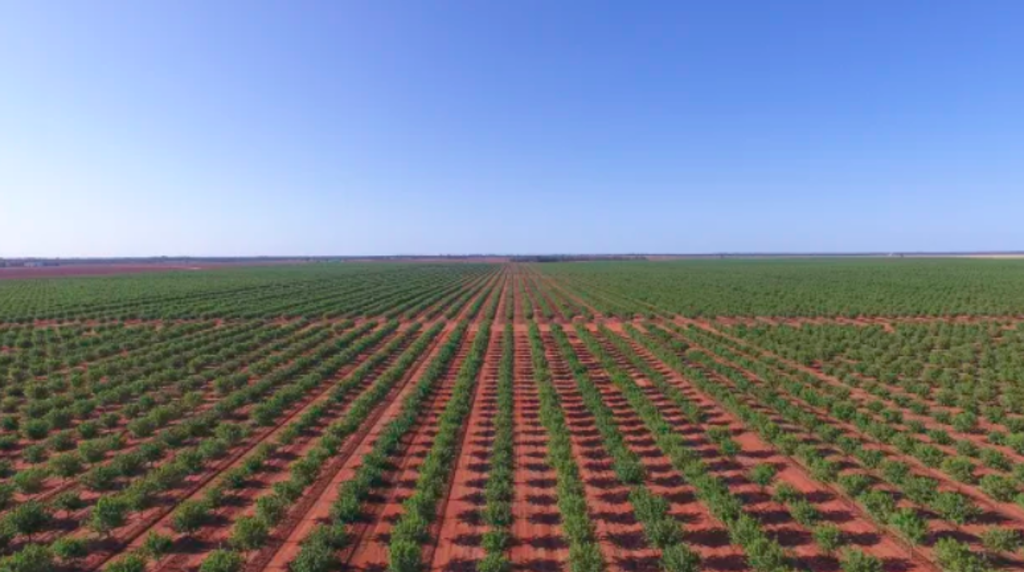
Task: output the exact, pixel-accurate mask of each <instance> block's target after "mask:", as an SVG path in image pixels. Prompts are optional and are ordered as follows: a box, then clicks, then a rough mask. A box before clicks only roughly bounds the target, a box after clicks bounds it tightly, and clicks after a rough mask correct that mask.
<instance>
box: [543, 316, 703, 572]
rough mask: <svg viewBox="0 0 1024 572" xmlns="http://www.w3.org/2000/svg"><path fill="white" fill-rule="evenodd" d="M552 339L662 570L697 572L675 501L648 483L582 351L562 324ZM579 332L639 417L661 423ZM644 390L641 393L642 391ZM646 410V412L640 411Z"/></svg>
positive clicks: (631, 385) (591, 341)
mask: <svg viewBox="0 0 1024 572" xmlns="http://www.w3.org/2000/svg"><path fill="white" fill-rule="evenodd" d="M551 333H552V337H553V338H554V340H555V343H556V345H557V347H558V351H559V352H560V353H561V355H562V357H563V358H564V359H565V360H566V361H567V362H568V365H569V370H570V371H571V372H572V375H573V379H575V381H576V388H577V389H578V390H579V392H580V395H581V396H582V398H583V403H584V405H585V406H586V408H587V411H588V412H590V414H591V415H592V416H593V417H594V423H595V425H596V427H597V430H598V432H599V433H600V434H601V438H602V441H603V444H604V448H605V452H607V453H608V454H610V455H611V458H612V468H613V470H614V471H615V474H616V476H617V477H618V479H619V481H620V482H621V483H622V484H623V485H625V486H626V487H627V488H628V489H629V502H630V504H631V505H632V507H633V512H634V514H635V515H636V517H637V519H638V520H639V521H640V522H641V524H642V525H643V528H644V533H645V535H646V537H647V542H648V544H649V545H650V546H651V547H652V548H655V549H657V550H658V551H659V553H660V555H661V568H662V569H664V570H666V571H667V572H696V571H697V570H700V558H699V557H698V555H697V554H696V553H695V552H693V551H692V550H691V549H690V548H689V547H687V546H686V544H685V543H684V541H683V534H682V529H681V528H680V525H679V522H678V521H676V519H675V518H674V517H673V516H672V515H670V514H669V509H670V506H669V503H668V501H667V500H665V498H664V497H661V496H658V495H656V494H654V493H653V492H651V490H650V489H649V488H648V487H647V484H646V476H647V475H646V471H645V469H644V465H643V462H642V461H641V460H640V457H639V456H638V455H637V454H636V453H635V452H634V451H633V450H632V449H630V447H629V445H628V444H627V443H626V440H625V437H624V436H623V434H622V432H621V431H620V430H619V427H618V422H617V421H616V419H615V414H614V413H613V412H612V410H611V408H610V407H608V405H607V404H605V402H604V396H603V393H602V391H601V390H600V389H598V387H597V386H596V385H595V384H594V382H593V380H592V379H591V378H590V375H589V373H588V370H587V367H586V366H584V365H583V363H582V362H581V361H580V358H579V355H578V354H577V351H576V350H575V349H574V348H573V346H572V344H571V343H570V341H569V339H568V337H567V336H566V334H565V332H564V331H563V330H562V328H561V327H560V326H558V325H554V326H552V329H551ZM578 334H579V336H580V338H581V339H582V340H583V342H584V344H585V345H586V348H587V350H588V351H589V352H590V353H591V354H592V355H595V356H597V357H598V358H599V359H600V361H601V363H602V364H603V365H604V366H605V371H606V372H607V374H608V375H609V377H610V379H611V380H612V383H613V384H614V385H615V386H616V387H617V388H618V389H619V390H620V391H621V392H622V393H623V395H624V396H625V397H626V399H627V401H629V402H630V405H631V406H632V407H634V408H635V410H636V411H637V415H638V416H639V417H640V418H641V419H642V420H644V421H645V422H651V423H657V421H658V420H660V419H661V418H660V415H657V414H655V413H654V412H653V411H652V410H651V409H649V408H643V407H644V406H652V405H653V404H651V403H650V401H649V400H648V399H647V397H646V396H644V395H643V394H642V391H640V389H639V388H638V387H637V386H636V385H635V384H634V383H632V380H630V379H629V378H628V377H626V376H625V375H624V374H622V372H621V371H619V370H618V368H617V366H616V364H615V363H614V361H613V360H611V359H610V358H609V356H607V355H605V354H604V351H603V349H602V348H601V347H600V346H599V345H597V343H596V341H595V340H594V339H593V337H591V336H590V334H589V332H587V331H586V329H585V328H579V329H578ZM638 392H639V393H638ZM637 407H640V409H636V408H637Z"/></svg>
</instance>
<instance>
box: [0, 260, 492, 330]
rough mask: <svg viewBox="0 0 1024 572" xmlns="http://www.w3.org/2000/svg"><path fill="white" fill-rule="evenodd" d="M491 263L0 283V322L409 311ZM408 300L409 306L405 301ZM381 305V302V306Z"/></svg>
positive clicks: (349, 266)
mask: <svg viewBox="0 0 1024 572" xmlns="http://www.w3.org/2000/svg"><path fill="white" fill-rule="evenodd" d="M499 268H500V267H498V266H496V265H489V264H461V265H457V266H449V265H429V264H372V265H367V264H346V265H315V266H314V265H305V266H302V265H292V266H286V267H277V268H271V267H263V268H241V269H232V270H215V271H206V272H194V273H187V274H186V273H159V274H158V273H152V274H145V275H122V276H107V277H90V278H65V279H60V280H45V281H43V280H18V281H4V282H5V283H4V284H0V292H2V294H0V322H10V323H30V322H32V321H33V320H36V319H44V320H57V321H69V320H80V319H100V320H103V321H111V320H114V321H120V320H130V319H196V318H214V317H216V318H235V319H255V318H277V317H281V316H291V317H299V316H305V317H317V318H319V317H324V316H326V317H337V316H355V315H363V314H366V313H367V312H374V313H373V315H374V316H378V317H379V316H380V315H381V313H379V312H383V311H386V310H392V309H393V308H394V307H396V306H400V305H402V304H403V303H404V304H409V306H408V307H413V306H415V305H416V303H417V302H415V301H413V300H415V296H416V295H417V294H418V295H420V296H423V297H427V296H429V295H431V294H432V293H434V292H436V291H437V290H438V289H443V288H445V287H447V286H448V285H451V284H454V283H457V282H459V281H460V280H462V279H463V278H466V277H478V276H481V275H485V274H493V273H495V272H497V271H498V269H499ZM402 300H406V302H402ZM382 303H383V304H382Z"/></svg>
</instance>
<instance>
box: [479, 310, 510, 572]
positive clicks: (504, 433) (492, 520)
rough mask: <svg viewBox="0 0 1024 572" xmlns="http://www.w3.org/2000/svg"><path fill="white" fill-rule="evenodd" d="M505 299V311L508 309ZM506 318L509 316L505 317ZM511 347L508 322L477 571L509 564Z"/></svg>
mask: <svg viewBox="0 0 1024 572" xmlns="http://www.w3.org/2000/svg"><path fill="white" fill-rule="evenodd" d="M511 302H512V301H511V300H510V299H509V298H506V300H505V308H506V310H509V309H511V308H512V306H511ZM507 317H509V316H507ZM514 360H515V344H514V342H513V331H512V323H511V319H509V321H508V323H506V324H505V329H504V331H503V332H502V337H501V362H500V363H499V365H498V387H497V414H496V415H495V417H494V443H493V444H492V446H491V453H490V458H489V462H490V471H489V472H488V474H487V484H486V485H484V498H485V499H486V504H485V505H484V522H485V523H486V524H487V527H488V529H487V532H485V533H484V537H483V546H484V552H485V556H484V558H483V560H482V561H480V562H479V563H478V564H477V570H478V572H507V571H508V570H509V569H510V566H511V563H510V562H509V559H508V552H507V551H508V548H509V544H510V540H511V538H510V535H511V530H510V529H511V527H512V499H513V496H514V489H513V487H514V482H513V478H514V474H515V451H514V444H515V441H514V434H515V419H514V410H515V393H514V387H513V385H514V383H513V378H512V375H513V368H512V366H513V362H514Z"/></svg>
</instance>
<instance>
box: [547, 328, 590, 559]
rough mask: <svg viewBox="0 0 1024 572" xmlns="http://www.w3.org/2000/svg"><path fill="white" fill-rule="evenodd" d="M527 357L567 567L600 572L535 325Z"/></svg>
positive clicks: (555, 392) (562, 416) (576, 469)
mask: <svg viewBox="0 0 1024 572" xmlns="http://www.w3.org/2000/svg"><path fill="white" fill-rule="evenodd" d="M529 336H530V353H531V359H532V362H533V379H534V382H535V383H536V384H537V392H538V397H539V399H540V422H541V424H542V425H543V426H544V429H545V431H547V436H548V453H547V458H546V461H547V463H548V464H549V465H550V466H552V467H554V469H555V480H556V494H557V497H558V511H559V514H560V516H561V523H562V532H563V533H564V534H565V537H566V540H567V541H568V544H569V566H570V568H571V569H572V570H574V571H575V572H601V571H603V570H605V568H606V564H605V561H604V557H603V555H602V554H601V549H600V547H599V546H598V544H597V533H596V531H595V529H594V523H593V521H592V520H591V518H590V514H589V512H588V510H587V496H586V489H585V488H584V486H583V479H582V477H581V476H580V472H579V467H578V466H577V465H576V461H575V460H574V459H573V452H572V437H571V435H570V433H569V427H568V425H566V422H565V413H564V411H563V409H562V404H561V400H560V398H559V396H558V390H556V389H555V385H554V383H553V381H552V378H551V370H550V369H549V367H548V362H547V358H546V357H545V355H544V341H543V339H542V338H541V333H540V328H538V327H537V324H536V322H532V321H531V322H530V326H529Z"/></svg>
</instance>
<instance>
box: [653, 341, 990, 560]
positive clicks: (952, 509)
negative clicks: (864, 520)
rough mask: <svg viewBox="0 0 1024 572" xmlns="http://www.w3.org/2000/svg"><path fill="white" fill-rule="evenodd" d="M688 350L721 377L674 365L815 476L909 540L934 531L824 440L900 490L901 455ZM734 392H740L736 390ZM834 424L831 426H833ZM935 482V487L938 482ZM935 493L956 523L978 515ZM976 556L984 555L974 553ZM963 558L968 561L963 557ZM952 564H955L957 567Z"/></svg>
mask: <svg viewBox="0 0 1024 572" xmlns="http://www.w3.org/2000/svg"><path fill="white" fill-rule="evenodd" d="M651 331H652V332H654V333H655V334H656V337H660V339H661V340H662V341H663V342H668V341H670V340H672V339H674V338H672V337H671V336H670V335H669V334H668V333H667V332H665V331H664V330H661V329H660V328H656V327H655V328H652V330H651ZM686 333H690V334H693V335H700V333H699V332H693V331H687V332H686ZM688 356H690V357H692V358H693V359H696V360H697V363H698V364H701V365H700V367H702V368H704V369H705V370H713V371H714V370H716V366H719V367H720V369H718V370H717V371H719V373H720V374H721V376H720V377H717V379H716V380H715V382H709V381H708V378H705V377H704V375H703V373H702V372H701V370H699V369H697V370H695V369H693V368H691V367H689V366H687V365H685V364H681V365H680V364H679V363H676V364H674V365H675V366H676V367H680V371H681V372H682V373H684V374H685V375H687V376H688V378H689V379H692V380H695V381H696V382H697V383H698V384H700V385H702V389H704V390H705V391H708V392H709V393H712V394H713V395H716V399H717V400H719V402H721V403H724V404H727V406H732V407H733V408H735V409H736V410H737V411H735V412H736V413H737V414H738V415H739V416H740V417H741V418H742V419H744V421H745V422H747V423H749V424H750V425H751V426H753V428H755V430H757V431H758V432H759V433H761V434H762V436H763V437H765V438H766V439H767V440H768V441H769V442H772V443H773V444H774V445H776V446H777V447H778V448H779V450H780V451H782V452H783V453H784V454H787V455H795V456H796V457H797V458H799V459H801V461H802V462H803V463H804V464H805V465H806V466H808V467H809V469H810V472H811V474H812V476H814V477H815V478H817V479H818V480H820V481H823V482H826V483H832V482H835V483H837V484H838V485H839V486H840V487H841V488H843V489H844V490H845V492H846V494H847V495H849V496H850V497H851V498H854V499H856V501H857V503H858V504H860V505H861V506H862V507H863V509H864V510H865V512H866V513H867V514H868V515H869V516H871V518H873V519H874V520H875V521H876V522H878V523H879V524H880V525H881V526H883V527H889V528H891V529H892V530H894V531H895V532H896V534H897V535H898V536H900V537H902V538H904V539H906V540H907V541H908V542H911V543H913V542H922V541H924V540H925V539H926V538H930V535H927V530H928V525H927V522H926V521H925V520H924V515H925V514H927V513H925V512H922V511H920V510H914V509H913V508H912V507H911V509H910V510H904V509H900V510H897V508H896V499H895V497H894V496H893V494H892V492H890V489H888V488H886V487H881V486H879V485H878V484H876V482H875V481H872V480H871V479H865V478H863V477H862V476H861V475H860V474H858V473H847V474H842V472H841V470H840V467H841V466H842V465H840V464H839V463H838V462H837V461H836V460H833V459H830V458H829V456H830V455H832V453H831V450H830V448H829V447H827V446H822V445H821V443H837V444H838V445H839V447H840V448H841V449H844V450H846V451H847V453H846V454H847V455H853V457H852V458H844V461H847V464H848V465H854V466H856V465H857V463H858V462H859V463H863V464H862V465H861V472H863V471H866V472H867V473H868V474H874V475H877V476H880V477H882V480H883V482H888V483H890V484H891V485H892V486H895V487H897V490H899V489H898V487H899V483H900V482H901V481H900V479H902V478H905V477H906V476H907V475H910V472H909V471H910V468H909V466H907V465H906V464H904V463H901V462H899V461H895V460H893V461H890V462H885V463H884V464H883V460H884V458H885V453H884V452H883V451H882V450H880V449H872V448H866V447H863V445H860V444H859V443H858V442H857V441H856V440H845V441H844V440H842V434H841V432H840V433H836V431H837V429H836V428H835V427H834V425H833V424H832V423H830V422H829V421H828V420H827V419H823V418H821V417H818V416H816V415H813V414H809V413H807V412H806V411H804V410H802V409H801V408H800V407H799V406H795V405H794V404H792V403H790V402H788V401H787V400H786V399H785V398H784V397H782V396H781V395H780V394H778V393H776V392H775V391H774V390H772V389H770V388H768V387H767V386H761V385H758V384H755V383H753V382H752V381H751V380H750V379H748V378H747V377H745V376H743V375H742V374H741V373H740V372H737V371H735V370H729V369H728V368H725V366H723V364H721V363H719V362H717V361H715V360H712V359H710V358H709V357H707V356H706V355H705V354H703V352H701V351H699V350H691V351H690V353H689V354H688ZM701 356H704V357H701ZM670 361H671V360H670ZM730 392H736V393H735V395H733V394H731V393H730ZM745 399H753V400H756V402H757V403H758V404H761V405H762V406H767V407H768V408H770V410H773V411H777V412H778V413H779V414H780V415H781V416H782V417H783V418H785V419H787V420H788V421H789V422H791V423H794V424H795V425H797V426H805V427H807V430H808V431H810V435H813V436H815V438H814V439H813V440H811V441H810V442H808V440H807V439H806V438H805V439H804V442H803V443H801V442H800V440H799V438H798V433H794V432H792V430H791V429H789V428H787V430H785V431H784V430H783V429H782V428H781V427H780V426H778V425H776V424H775V423H774V422H773V421H772V420H771V419H770V418H769V417H767V416H765V415H763V414H760V413H758V412H756V411H755V410H753V409H752V408H750V407H749V406H744V405H742V401H744V400H745ZM830 427H831V429H829V428H830ZM819 439H820V440H819ZM812 443H818V445H813V444H812ZM851 446H854V447H857V449H856V452H854V451H852V450H850V449H848V447H851ZM922 484H925V487H922V490H924V489H925V488H927V483H924V482H922ZM931 486H932V487H934V484H932V485H931ZM905 492H906V498H908V499H910V500H912V501H913V500H914V498H915V497H914V496H913V495H914V492H913V491H910V490H908V491H905ZM930 492H931V493H932V494H934V493H935V489H934V488H932V489H931V491H930ZM933 498H934V501H933V503H932V504H931V505H929V506H930V507H931V508H933V509H934V510H935V511H936V513H938V514H940V515H942V517H943V518H945V519H946V520H948V521H950V522H951V523H953V524H954V525H955V526H959V525H962V524H964V523H966V522H967V521H969V520H970V519H971V518H972V517H973V516H974V515H977V514H978V511H977V507H976V506H974V505H973V503H972V502H971V501H970V499H968V498H967V497H965V496H964V495H962V494H960V493H957V492H954V491H947V492H941V493H938V494H934V497H933ZM957 523H959V524H957ZM926 535H927V536H926ZM954 542H956V541H954ZM972 561H979V560H978V558H977V557H976V556H974V557H973V560H972ZM958 562H959V561H958ZM960 563H961V564H962V563H963V562H960ZM940 564H941V562H940ZM949 569H950V570H955V568H949Z"/></svg>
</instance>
